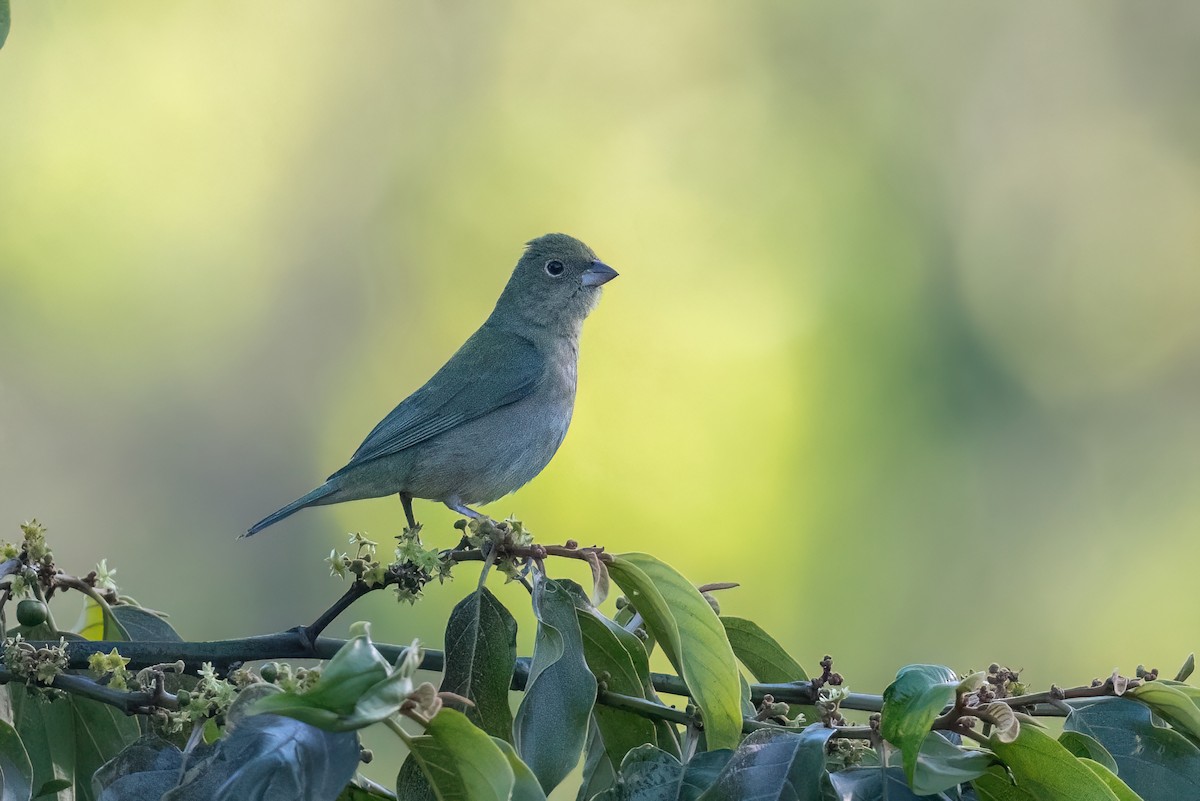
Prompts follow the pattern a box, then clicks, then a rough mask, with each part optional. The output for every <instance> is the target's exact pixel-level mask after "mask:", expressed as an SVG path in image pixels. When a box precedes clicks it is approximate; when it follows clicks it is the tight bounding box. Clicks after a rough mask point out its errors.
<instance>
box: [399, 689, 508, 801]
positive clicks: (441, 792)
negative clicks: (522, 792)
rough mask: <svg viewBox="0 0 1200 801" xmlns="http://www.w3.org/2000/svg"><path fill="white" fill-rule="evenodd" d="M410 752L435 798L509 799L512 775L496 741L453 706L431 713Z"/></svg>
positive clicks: (450, 800)
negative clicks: (426, 725) (432, 715)
mask: <svg viewBox="0 0 1200 801" xmlns="http://www.w3.org/2000/svg"><path fill="white" fill-rule="evenodd" d="M425 732H426V733H425V734H424V735H423V736H421V737H414V738H413V740H412V744H411V747H412V755H413V757H414V758H415V759H416V760H417V763H418V764H419V765H420V766H421V769H422V770H423V771H424V772H425V778H426V779H428V781H429V784H430V785H431V786H432V787H433V791H434V793H435V794H436V795H437V797H438V799H439V801H509V798H511V796H512V792H513V787H514V786H515V784H516V778H515V776H514V775H513V769H512V766H511V764H510V763H509V761H508V758H507V757H506V756H505V755H504V752H503V751H501V750H500V746H498V745H497V744H496V743H497V741H496V740H494V739H492V737H491V736H489V735H488V734H487V733H486V732H485V731H483V730H482V729H480V728H479V727H477V726H476V725H475V724H473V723H471V721H469V720H467V716H466V715H464V714H462V713H461V712H459V711H458V710H455V709H443V710H442V711H441V712H438V713H437V715H435V716H434V718H433V720H431V721H430V722H429V726H428V727H427V728H426V729H425Z"/></svg>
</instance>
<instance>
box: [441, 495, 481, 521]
mask: <svg viewBox="0 0 1200 801" xmlns="http://www.w3.org/2000/svg"><path fill="white" fill-rule="evenodd" d="M442 503H444V504H446V506H448V507H449V508H451V509H453V510H454V511H456V512H458V513H459V514H460V515H466V516H467V517H469V518H471V519H472V520H478V519H479V518H481V517H483V515H481V514H479V512H476V511H475V510H474V509H470V508H468V507H467V505H466V504H464V503H463V502H462V501H460V500H459V499H458V498H451V499H450V500H448V501H442Z"/></svg>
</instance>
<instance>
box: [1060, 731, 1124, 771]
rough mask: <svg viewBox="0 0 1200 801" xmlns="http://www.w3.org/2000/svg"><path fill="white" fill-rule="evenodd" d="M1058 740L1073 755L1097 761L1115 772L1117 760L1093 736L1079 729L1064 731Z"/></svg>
mask: <svg viewBox="0 0 1200 801" xmlns="http://www.w3.org/2000/svg"><path fill="white" fill-rule="evenodd" d="M1058 741H1059V742H1060V743H1062V745H1063V748H1065V749H1067V750H1068V751H1070V752H1071V753H1072V754H1074V755H1075V756H1077V757H1082V758H1084V759H1091V760H1093V761H1095V762H1099V763H1100V764H1101V765H1103V766H1104V767H1106V768H1108V769H1109V770H1111V771H1112V772H1113V773H1116V772H1117V761H1116V760H1115V759H1113V758H1112V754H1110V753H1108V749H1107V748H1105V747H1104V746H1103V745H1101V744H1100V741H1099V740H1097V739H1096V738H1095V737H1092V736H1091V735H1088V734H1084V733H1083V732H1081V731H1064V732H1063V733H1062V734H1060V735H1059V736H1058Z"/></svg>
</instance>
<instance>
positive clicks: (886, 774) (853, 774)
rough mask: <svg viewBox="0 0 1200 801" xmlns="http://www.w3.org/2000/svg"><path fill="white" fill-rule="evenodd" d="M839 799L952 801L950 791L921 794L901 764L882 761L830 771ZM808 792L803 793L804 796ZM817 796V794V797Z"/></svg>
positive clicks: (831, 781)
mask: <svg viewBox="0 0 1200 801" xmlns="http://www.w3.org/2000/svg"><path fill="white" fill-rule="evenodd" d="M829 783H830V784H831V785H832V786H833V789H834V792H835V793H836V798H837V799H838V801H881V799H887V801H918V799H936V801H950V798H951V797H950V796H949V795H948V794H946V793H931V794H929V795H917V793H915V792H913V790H911V789H910V788H909V786H908V780H907V779H905V778H904V771H903V770H901V769H900V768H899V767H894V768H885V767H883V766H882V765H872V766H870V767H854V768H846V769H845V770H839V771H837V772H836V773H830V774H829ZM803 797H804V796H801V798H803ZM815 797H816V796H813V798H815Z"/></svg>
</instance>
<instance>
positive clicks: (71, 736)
mask: <svg viewBox="0 0 1200 801" xmlns="http://www.w3.org/2000/svg"><path fill="white" fill-rule="evenodd" d="M8 691H9V693H10V698H11V701H12V709H13V727H14V728H15V729H16V731H17V734H19V735H20V737H21V741H22V742H23V743H24V744H25V748H26V751H27V752H28V754H29V759H30V764H31V766H32V768H33V782H32V786H33V787H35V788H41V787H42V786H43V785H45V784H46V783H47V782H52V781H55V780H57V779H61V780H63V781H67V782H69V783H71V784H72V785H74V786H75V793H76V795H75V798H76V799H78V800H79V801H91V799H93V798H94V795H93V794H92V787H91V777H92V774H93V773H95V772H96V771H97V770H98V769H99V768H100V766H101V765H103V764H104V763H105V762H107V761H109V760H110V759H112V758H113V757H114V756H116V755H117V754H118V753H119V752H120V751H121V750H122V749H123V748H125V746H127V745H128V744H129V743H132V742H133V741H134V740H136V739H137V738H138V736H139V734H140V731H139V729H138V724H137V720H136V719H134V718H132V717H129V716H127V715H125V714H123V713H121V712H118V711H117V710H116V709H115V708H114V707H111V706H109V705H108V704H102V703H100V702H99V701H92V700H89V699H86V698H79V697H75V696H65V697H60V698H56V699H54V700H53V701H46V700H44V699H42V698H33V697H31V696H30V695H29V694H28V693H27V692H26V691H25V687H24V686H23V685H19V684H17V685H12V684H10V685H9V687H8ZM35 797H36V796H35Z"/></svg>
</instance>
